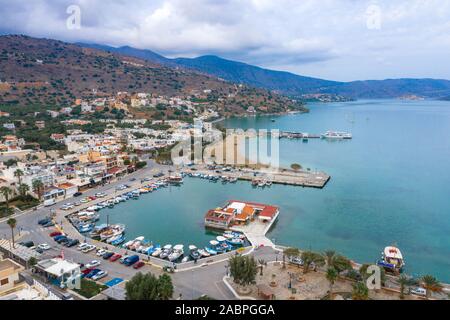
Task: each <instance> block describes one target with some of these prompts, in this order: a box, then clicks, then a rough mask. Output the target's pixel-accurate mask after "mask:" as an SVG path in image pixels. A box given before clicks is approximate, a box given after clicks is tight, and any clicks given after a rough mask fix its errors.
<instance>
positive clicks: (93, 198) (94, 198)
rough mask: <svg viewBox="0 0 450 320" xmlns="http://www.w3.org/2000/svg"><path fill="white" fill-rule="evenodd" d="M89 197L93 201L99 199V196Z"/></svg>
mask: <svg viewBox="0 0 450 320" xmlns="http://www.w3.org/2000/svg"><path fill="white" fill-rule="evenodd" d="M89 199H91V201H94V200H97V197H94V196H90V197H89Z"/></svg>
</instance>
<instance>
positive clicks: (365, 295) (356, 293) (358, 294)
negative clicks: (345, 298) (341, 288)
mask: <svg viewBox="0 0 450 320" xmlns="http://www.w3.org/2000/svg"><path fill="white" fill-rule="evenodd" d="M352 299H353V300H368V299H369V289H368V288H367V286H366V284H365V283H364V282H357V283H355V284H353V289H352Z"/></svg>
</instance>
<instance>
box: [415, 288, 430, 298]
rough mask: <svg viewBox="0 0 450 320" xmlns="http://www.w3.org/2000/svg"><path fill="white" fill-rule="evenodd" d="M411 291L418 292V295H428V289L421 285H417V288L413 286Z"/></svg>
mask: <svg viewBox="0 0 450 320" xmlns="http://www.w3.org/2000/svg"><path fill="white" fill-rule="evenodd" d="M411 293H412V294H416V295H418V296H424V297H425V296H426V295H427V290H426V289H424V288H421V287H417V288H413V289H411Z"/></svg>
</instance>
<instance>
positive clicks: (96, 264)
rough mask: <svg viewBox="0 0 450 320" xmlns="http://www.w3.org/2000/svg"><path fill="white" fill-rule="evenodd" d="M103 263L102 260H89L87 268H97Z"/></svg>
mask: <svg viewBox="0 0 450 320" xmlns="http://www.w3.org/2000/svg"><path fill="white" fill-rule="evenodd" d="M100 264H101V262H100V261H98V260H92V261H91V262H89V263H88V264H86V268H95V267H98V266H99V265H100Z"/></svg>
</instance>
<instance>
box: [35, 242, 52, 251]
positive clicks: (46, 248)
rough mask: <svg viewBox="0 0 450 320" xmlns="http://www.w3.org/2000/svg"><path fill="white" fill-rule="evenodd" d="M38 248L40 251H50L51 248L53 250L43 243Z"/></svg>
mask: <svg viewBox="0 0 450 320" xmlns="http://www.w3.org/2000/svg"><path fill="white" fill-rule="evenodd" d="M37 247H38V249H40V250H43V251H47V250H50V248H51V247H50V246H49V245H48V244H46V243H41V244H40V245H38V246H37Z"/></svg>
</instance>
